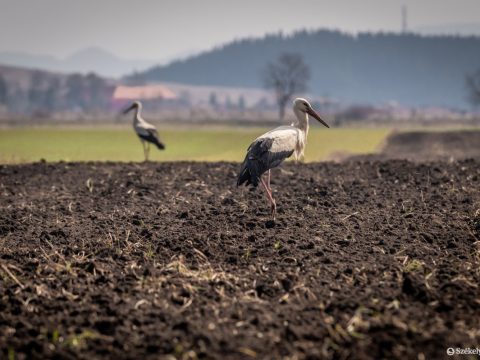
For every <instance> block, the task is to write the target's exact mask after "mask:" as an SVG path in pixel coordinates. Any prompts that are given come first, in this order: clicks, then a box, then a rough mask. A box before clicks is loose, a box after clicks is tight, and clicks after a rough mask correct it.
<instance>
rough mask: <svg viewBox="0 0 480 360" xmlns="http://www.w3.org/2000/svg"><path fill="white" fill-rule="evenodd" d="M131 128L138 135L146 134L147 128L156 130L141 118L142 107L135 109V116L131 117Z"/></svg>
mask: <svg viewBox="0 0 480 360" xmlns="http://www.w3.org/2000/svg"><path fill="white" fill-rule="evenodd" d="M133 129H134V130H135V132H136V133H137V135H138V136H148V134H149V133H148V130H155V131H157V129H156V127H155V126H154V125H152V124H150V123H148V122H146V121H145V120H144V119H143V118H142V107H141V106H139V107H137V108H136V109H135V116H134V117H133Z"/></svg>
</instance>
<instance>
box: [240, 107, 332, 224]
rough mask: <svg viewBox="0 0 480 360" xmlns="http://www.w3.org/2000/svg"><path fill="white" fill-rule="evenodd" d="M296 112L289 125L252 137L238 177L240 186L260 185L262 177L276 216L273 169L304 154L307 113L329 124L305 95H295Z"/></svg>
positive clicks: (273, 215)
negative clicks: (297, 96)
mask: <svg viewBox="0 0 480 360" xmlns="http://www.w3.org/2000/svg"><path fill="white" fill-rule="evenodd" d="M293 112H294V113H295V115H296V117H297V121H296V122H295V123H293V124H292V125H289V126H279V127H277V128H275V129H273V130H270V131H269V132H267V133H265V134H263V135H261V136H259V137H258V138H256V139H255V140H254V141H253V143H252V144H251V145H250V146H249V148H248V150H247V156H245V160H244V161H243V164H242V167H241V169H240V173H239V175H238V180H237V186H240V185H242V184H243V183H245V185H253V186H254V187H257V186H258V182H259V181H260V182H261V183H262V185H263V187H264V188H265V192H266V194H267V197H268V200H269V202H270V205H271V215H272V217H273V219H274V220H275V213H276V211H277V205H276V203H275V199H274V198H273V196H272V188H271V187H270V169H272V168H274V167H277V166H278V165H280V164H281V163H282V162H283V161H284V160H285V159H287V158H289V157H290V156H292V154H293V155H294V156H295V160H298V159H299V158H300V157H302V156H303V153H304V150H305V145H306V143H307V135H308V127H309V126H308V115H310V116H313V117H314V118H315V119H317V120H318V121H319V122H320V123H321V124H323V125H324V126H326V127H327V128H328V127H330V126H328V124H327V123H326V122H325V121H323V120H322V119H321V118H320V116H319V115H318V114H317V113H316V112H315V110H313V108H312V106H311V105H310V103H309V102H308V101H307V100H305V99H303V98H296V99H295V101H294V102H293ZM266 172H268V178H267V181H265V180H264V178H263V174H264V173H266Z"/></svg>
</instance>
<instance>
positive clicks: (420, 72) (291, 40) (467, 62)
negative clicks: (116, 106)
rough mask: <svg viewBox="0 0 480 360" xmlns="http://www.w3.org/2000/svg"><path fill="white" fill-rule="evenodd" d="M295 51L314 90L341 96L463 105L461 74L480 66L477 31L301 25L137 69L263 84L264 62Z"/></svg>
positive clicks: (159, 75)
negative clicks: (343, 29) (464, 33)
mask: <svg viewBox="0 0 480 360" xmlns="http://www.w3.org/2000/svg"><path fill="white" fill-rule="evenodd" d="M287 51H288V52H299V53H302V54H303V55H304V56H305V60H306V62H307V63H308V64H309V65H310V67H311V69H312V80H311V82H310V88H311V92H313V93H315V94H318V95H329V96H332V97H334V98H337V99H339V100H342V101H348V102H358V103H382V102H387V101H391V100H395V101H398V102H400V103H402V104H405V105H413V106H422V105H440V106H449V107H467V106H468V104H467V102H466V90H465V76H466V74H468V73H472V72H473V71H475V70H476V69H478V68H480V37H474V36H470V37H459V36H444V35H438V36H433V35H432V36H426V35H418V34H412V33H407V34H393V33H377V34H371V33H361V34H358V35H357V36H354V35H351V34H346V33H341V32H338V31H331V30H319V31H314V32H308V31H301V32H297V33H295V34H293V35H290V36H283V35H281V34H276V35H267V36H265V37H263V38H257V39H244V40H238V41H234V42H232V43H229V44H226V45H224V46H221V47H217V48H215V49H213V50H211V51H207V52H204V53H201V54H199V55H196V56H193V57H190V58H188V59H185V60H181V61H174V62H172V63H170V64H168V65H164V66H157V67H154V68H151V69H149V70H147V71H145V72H143V73H142V74H141V75H142V76H143V77H144V78H145V80H147V81H171V82H180V83H186V84H195V85H223V86H242V87H261V86H262V82H261V76H260V75H261V71H262V69H263V68H264V66H265V64H266V63H267V62H269V61H271V60H272V59H274V58H275V57H276V56H278V54H280V53H282V52H287Z"/></svg>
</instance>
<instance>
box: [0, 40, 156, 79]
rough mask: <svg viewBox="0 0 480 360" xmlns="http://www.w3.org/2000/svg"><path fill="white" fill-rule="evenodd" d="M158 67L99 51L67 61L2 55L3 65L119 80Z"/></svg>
mask: <svg viewBox="0 0 480 360" xmlns="http://www.w3.org/2000/svg"><path fill="white" fill-rule="evenodd" d="M156 63H157V62H156V61H154V60H130V59H122V58H119V57H117V56H115V55H113V54H111V53H110V52H108V51H105V50H103V49H101V48H96V47H91V48H87V49H83V50H80V51H78V52H75V53H74V54H72V55H70V56H68V57H66V58H65V59H59V58H56V57H54V56H49V55H33V54H27V53H22V52H0V64H4V65H11V66H17V67H26V68H35V69H42V70H49V71H55V72H65V73H68V72H80V73H88V72H94V73H97V74H100V75H102V76H108V77H119V76H122V75H124V74H126V73H130V72H132V71H133V70H142V69H147V68H149V67H151V66H153V65H154V64H156Z"/></svg>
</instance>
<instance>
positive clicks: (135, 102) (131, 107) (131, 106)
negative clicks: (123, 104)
mask: <svg viewBox="0 0 480 360" xmlns="http://www.w3.org/2000/svg"><path fill="white" fill-rule="evenodd" d="M141 107H142V103H141V102H140V101H134V102H133V103H132V105H130V106H129V107H127V108H126V109H125V110H123V113H124V114H126V113H128V112H129V111H131V110H133V109H140V108H141Z"/></svg>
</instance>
